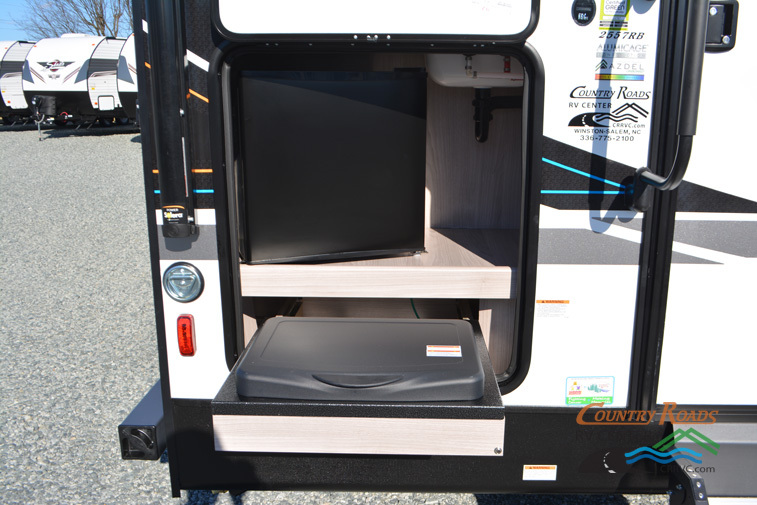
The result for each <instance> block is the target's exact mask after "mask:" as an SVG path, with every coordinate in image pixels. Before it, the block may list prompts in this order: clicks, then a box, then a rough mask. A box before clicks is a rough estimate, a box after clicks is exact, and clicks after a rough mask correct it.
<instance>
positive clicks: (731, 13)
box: [705, 0, 739, 53]
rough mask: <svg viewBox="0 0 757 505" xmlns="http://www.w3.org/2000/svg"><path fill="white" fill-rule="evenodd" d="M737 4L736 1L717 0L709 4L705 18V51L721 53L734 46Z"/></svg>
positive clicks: (737, 14)
mask: <svg viewBox="0 0 757 505" xmlns="http://www.w3.org/2000/svg"><path fill="white" fill-rule="evenodd" d="M738 16H739V3H738V1H737V0H717V1H713V2H710V11H709V16H707V38H706V43H705V51H707V52H708V53H722V52H724V51H730V50H731V49H733V47H734V46H735V45H736V25H737V24H738V23H737V21H738Z"/></svg>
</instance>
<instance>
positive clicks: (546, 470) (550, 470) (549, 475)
mask: <svg viewBox="0 0 757 505" xmlns="http://www.w3.org/2000/svg"><path fill="white" fill-rule="evenodd" d="M523 480H557V465H523Z"/></svg>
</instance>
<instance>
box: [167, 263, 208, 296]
mask: <svg viewBox="0 0 757 505" xmlns="http://www.w3.org/2000/svg"><path fill="white" fill-rule="evenodd" d="M203 285H204V282H203V279H202V274H200V271H199V270H197V268H195V267H194V266H193V265H190V264H189V263H174V264H173V265H171V266H170V267H168V268H167V269H166V271H165V273H164V274H163V289H165V290H166V293H168V296H170V297H171V298H173V299H174V300H176V301H177V302H182V303H187V302H191V301H193V300H196V299H197V297H198V296H200V294H201V293H202V288H203Z"/></svg>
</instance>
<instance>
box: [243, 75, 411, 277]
mask: <svg viewBox="0 0 757 505" xmlns="http://www.w3.org/2000/svg"><path fill="white" fill-rule="evenodd" d="M237 100H238V101H237V104H238V110H237V117H238V121H239V127H240V128H239V131H240V132H241V133H240V135H241V136H240V142H239V144H240V152H239V153H238V154H237V164H238V167H237V174H238V177H239V179H240V182H241V184H240V195H239V196H240V198H239V199H240V202H242V204H241V208H240V213H239V214H240V220H241V221H242V222H241V223H240V225H241V226H240V227H239V228H240V230H241V234H242V236H241V237H240V256H241V257H242V260H243V261H244V262H247V263H277V262H295V261H312V260H339V259H345V258H356V257H367V256H386V255H395V254H408V253H414V252H417V251H421V250H423V246H424V244H423V236H424V233H423V226H424V222H423V221H424V198H425V155H426V119H425V118H426V73H425V71H424V70H422V69H408V70H395V71H390V72H383V71H382V72H376V71H285V70H276V71H260V70H249V71H242V72H241V73H240V76H239V94H238V97H237Z"/></svg>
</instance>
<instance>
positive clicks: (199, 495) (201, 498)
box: [184, 491, 242, 505]
mask: <svg viewBox="0 0 757 505" xmlns="http://www.w3.org/2000/svg"><path fill="white" fill-rule="evenodd" d="M218 497H219V494H218V493H214V492H212V491H187V501H185V502H184V505H215V503H216V501H217V500H218ZM231 499H232V500H233V502H234V505H242V496H241V495H240V496H232V497H231Z"/></svg>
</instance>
